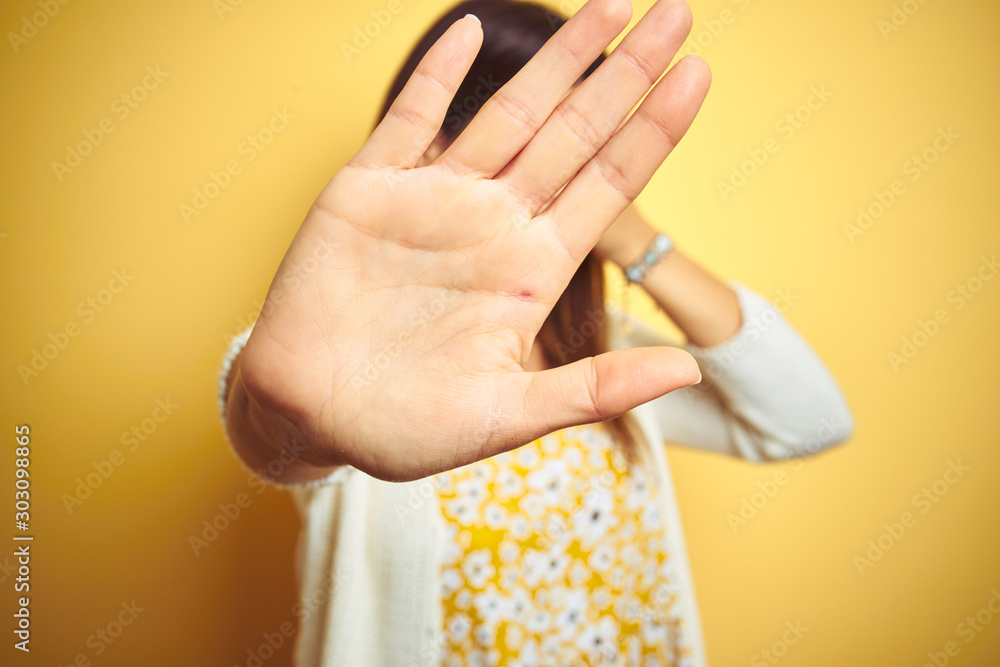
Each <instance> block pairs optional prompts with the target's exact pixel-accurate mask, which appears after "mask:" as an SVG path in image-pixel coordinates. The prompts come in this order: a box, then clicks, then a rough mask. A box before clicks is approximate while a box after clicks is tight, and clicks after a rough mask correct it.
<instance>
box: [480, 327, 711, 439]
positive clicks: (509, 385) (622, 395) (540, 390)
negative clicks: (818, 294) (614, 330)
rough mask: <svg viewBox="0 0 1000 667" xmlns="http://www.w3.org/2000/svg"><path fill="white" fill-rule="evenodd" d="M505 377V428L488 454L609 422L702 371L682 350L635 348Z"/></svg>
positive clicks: (501, 402)
mask: <svg viewBox="0 0 1000 667" xmlns="http://www.w3.org/2000/svg"><path fill="white" fill-rule="evenodd" d="M505 377H506V379H505V380H504V381H503V384H502V385H501V387H500V391H499V394H498V406H497V409H496V414H499V415H501V416H502V419H503V426H502V427H503V428H504V429H505V430H504V431H503V432H502V433H499V432H498V433H496V434H495V436H494V438H493V439H492V440H491V442H490V449H493V450H495V451H491V452H490V453H489V454H488V455H490V456H492V455H494V454H498V453H500V452H503V451H507V450H509V449H511V448H513V447H515V446H519V445H521V444H523V443H526V442H530V441H532V440H535V439H536V438H540V437H542V436H544V435H546V434H548V433H552V432H554V431H558V430H559V429H562V428H566V427H568V426H576V425H578V424H592V423H594V422H600V421H605V420H608V419H612V418H614V417H617V416H619V415H621V414H623V413H625V412H627V411H629V410H631V409H632V408H635V407H636V406H639V405H642V404H643V403H646V402H648V401H651V400H653V399H654V398H659V397H660V396H663V395H664V394H666V393H668V392H671V391H674V390H675V389H680V388H682V387H687V386H689V385H692V384H695V383H696V382H698V379H699V378H700V377H701V373H700V371H699V370H698V364H697V362H696V361H695V360H694V357H692V356H691V355H690V354H688V353H687V352H685V351H684V350H681V349H679V348H674V347H636V348H632V349H629V350H618V351H615V352H607V353H605V354H601V355H598V356H597V357H591V358H588V359H583V360H581V361H577V362H575V363H572V364H568V365H566V366H561V367H559V368H555V369H552V370H547V371H541V372H538V373H517V374H512V375H509V376H505Z"/></svg>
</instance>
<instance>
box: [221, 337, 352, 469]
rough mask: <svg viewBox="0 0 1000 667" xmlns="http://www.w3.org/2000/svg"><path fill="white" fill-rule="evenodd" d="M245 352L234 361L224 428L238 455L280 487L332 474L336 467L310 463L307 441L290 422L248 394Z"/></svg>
mask: <svg viewBox="0 0 1000 667" xmlns="http://www.w3.org/2000/svg"><path fill="white" fill-rule="evenodd" d="M242 357H243V353H242V352H240V354H239V355H238V356H237V357H236V358H235V359H234V361H233V364H232V367H231V368H230V370H229V375H228V378H227V383H226V384H227V390H226V415H225V422H226V424H225V427H226V432H227V434H228V435H229V441H230V442H231V443H232V445H233V449H234V450H235V451H236V454H237V455H238V456H239V457H240V458H241V459H242V460H243V462H244V463H245V464H246V465H247V467H248V468H250V469H251V470H253V471H255V472H256V473H257V474H258V475H260V476H261V477H263V478H265V479H268V480H272V481H275V482H277V483H279V484H301V483H303V482H310V481H314V480H317V479H321V478H323V477H326V476H328V475H330V474H331V473H332V472H333V471H334V470H335V469H336V466H334V467H328V466H322V465H319V464H318V463H315V462H310V461H309V460H308V456H304V454H305V452H307V450H308V442H307V440H306V438H305V437H304V436H303V434H302V433H301V432H300V431H299V429H297V428H296V427H295V426H294V425H293V424H292V423H291V422H290V421H289V420H287V419H285V418H283V417H281V416H280V415H278V414H276V413H275V412H274V411H273V410H268V409H267V408H266V407H264V406H262V405H261V404H260V403H259V402H258V401H256V400H254V399H253V397H252V396H251V395H250V394H249V393H248V392H247V389H246V386H245V385H244V383H243V379H242V377H241V375H240V362H241V360H242Z"/></svg>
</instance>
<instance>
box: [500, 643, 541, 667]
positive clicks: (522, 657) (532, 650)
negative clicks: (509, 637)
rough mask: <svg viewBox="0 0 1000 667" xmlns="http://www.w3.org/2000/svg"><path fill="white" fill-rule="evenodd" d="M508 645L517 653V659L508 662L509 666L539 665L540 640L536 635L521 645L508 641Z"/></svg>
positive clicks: (533, 666) (530, 666)
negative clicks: (517, 645)
mask: <svg viewBox="0 0 1000 667" xmlns="http://www.w3.org/2000/svg"><path fill="white" fill-rule="evenodd" d="M507 647H508V648H511V649H513V650H514V651H515V652H516V654H517V657H516V658H515V659H513V660H511V661H509V662H508V663H507V664H508V665H509V667H538V654H539V649H538V640H536V639H535V638H534V637H532V638H530V639H528V640H527V641H525V642H524V643H523V644H521V646H520V647H515V646H511V644H510V642H509V641H508V642H507Z"/></svg>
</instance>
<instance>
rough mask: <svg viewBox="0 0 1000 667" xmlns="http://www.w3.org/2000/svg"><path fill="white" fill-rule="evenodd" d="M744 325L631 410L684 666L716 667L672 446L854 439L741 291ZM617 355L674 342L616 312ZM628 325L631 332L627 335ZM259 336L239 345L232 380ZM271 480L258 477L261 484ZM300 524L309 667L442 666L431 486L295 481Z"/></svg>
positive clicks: (798, 349)
mask: <svg viewBox="0 0 1000 667" xmlns="http://www.w3.org/2000/svg"><path fill="white" fill-rule="evenodd" d="M730 286H731V287H732V288H733V289H734V290H735V291H736V294H737V296H738V297H739V302H740V307H741V311H742V315H743V324H742V327H741V329H740V330H739V331H738V332H737V333H736V334H735V335H734V336H733V337H732V338H730V339H729V340H727V341H726V342H724V343H722V344H721V345H718V346H715V347H712V348H698V347H695V346H692V345H686V346H684V347H685V349H687V350H688V351H689V352H691V354H692V355H693V356H694V357H695V359H697V361H698V363H699V366H700V368H701V370H702V375H703V380H702V383H701V384H700V385H697V386H695V387H689V388H686V389H681V390H678V391H675V392H671V393H670V394H667V395H666V396H663V397H660V398H658V399H655V400H653V401H650V402H649V403H646V404H645V405H642V406H640V407H638V408H636V409H635V410H633V411H632V414H633V415H634V416H635V418H636V420H637V421H638V423H639V425H640V426H641V428H642V429H643V432H644V433H645V436H646V440H647V441H648V442H649V443H652V445H653V446H651V447H648V451H645V452H643V455H644V457H646V458H645V460H646V461H647V462H648V463H649V464H650V465H651V467H652V469H653V477H654V479H655V481H656V483H657V484H658V498H659V501H660V503H661V508H660V509H661V516H663V517H664V519H665V523H666V535H667V540H668V544H666V545H665V548H666V549H668V550H669V552H670V554H671V557H672V559H674V564H675V568H676V569H675V572H676V577H677V582H678V588H677V590H676V591H675V592H676V594H677V596H676V602H675V603H674V606H672V607H671V609H670V612H671V613H672V614H676V615H679V616H681V617H682V618H683V621H682V622H683V629H684V630H683V631H684V635H685V637H686V641H687V643H688V644H689V645H690V646H691V649H692V655H691V658H690V659H689V660H687V661H685V663H684V664H685V665H690V666H693V667H703V666H705V665H707V662H706V658H705V651H704V647H703V643H702V637H701V627H700V621H699V615H698V608H697V604H696V600H695V593H694V586H693V584H692V581H691V572H690V568H689V566H688V558H687V551H686V548H685V544H684V534H683V530H682V527H681V522H680V515H679V512H678V508H677V501H676V497H675V493H674V486H673V481H672V478H671V473H670V467H669V463H668V461H667V456H666V451H665V448H664V447H663V446H662V445H663V443H665V442H670V443H676V444H682V445H688V446H691V447H696V448H700V449H706V450H711V451H716V452H719V453H724V454H728V455H732V456H737V457H741V458H743V459H746V460H748V461H755V462H760V461H773V460H781V459H787V458H791V457H795V456H806V455H810V454H815V453H816V452H817V451H820V450H821V449H824V448H826V447H829V446H831V445H833V444H836V443H838V442H841V441H843V440H845V439H846V438H848V437H849V436H850V434H851V433H852V432H853V428H854V426H853V421H852V418H851V414H850V411H849V409H848V407H847V404H846V402H845V400H844V397H843V395H842V394H841V392H840V389H839V388H838V386H837V384H836V382H835V381H834V380H833V378H832V377H831V376H830V374H829V372H828V371H827V370H826V368H825V367H824V365H823V363H822V362H821V361H820V360H819V358H818V357H817V356H816V354H815V353H814V352H813V350H812V349H811V348H810V347H809V345H808V344H807V343H806V342H805V341H804V340H803V339H802V338H801V337H800V336H799V335H798V333H797V332H796V331H795V330H794V329H793V328H792V327H791V326H790V325H789V324H788V322H787V321H786V320H785V318H784V317H783V316H782V315H781V313H779V312H778V311H777V309H776V308H775V307H774V306H773V305H772V304H771V303H769V302H768V301H767V300H766V299H764V298H763V297H761V296H760V295H759V294H757V293H756V292H754V291H752V290H750V289H749V288H747V287H745V286H743V285H741V284H740V283H737V282H731V283H730ZM608 312H609V315H610V316H611V317H610V321H609V326H610V331H609V346H610V347H611V348H612V349H624V348H629V347H642V346H649V345H676V342H674V341H671V340H669V339H667V338H665V337H664V336H662V335H661V334H659V333H658V332H656V331H654V330H653V329H651V328H650V327H648V326H646V325H644V324H642V323H641V322H639V321H638V320H635V319H634V318H631V317H630V316H627V315H622V314H620V313H619V311H617V309H615V308H608ZM623 318H627V319H628V320H629V323H630V324H631V330H630V331H628V332H627V333H626V332H625V331H624V329H623V328H622V326H621V325H622V323H623V321H624V319H623ZM249 334H250V329H248V330H247V331H245V332H243V333H242V334H241V335H240V336H237V337H236V338H235V339H234V340H233V344H232V345H231V347H230V350H229V353H228V354H227V356H226V359H225V362H224V364H223V369H222V372H221V373H220V398H219V400H220V408H221V410H222V412H223V420H225V400H226V396H225V386H226V377H227V375H228V370H229V367H230V364H231V363H232V360H233V359H234V358H235V356H236V355H237V353H238V352H239V351H240V349H242V346H243V345H244V344H245V342H246V339H247V337H248V336H249ZM262 476H263V475H262ZM287 486H288V487H289V489H290V491H291V493H292V495H293V498H294V500H295V503H296V505H297V507H298V510H299V512H300V514H301V517H302V522H303V530H302V532H301V534H300V538H299V545H298V559H297V570H298V580H299V584H300V592H299V603H298V604H297V605H296V607H295V610H294V611H295V615H296V616H297V617H298V621H299V629H298V637H297V639H296V665H299V666H300V667H306V666H309V667H313V666H315V665H324V666H334V665H336V666H350V667H367V666H369V665H370V666H372V667H383V666H392V667H437V665H438V664H439V662H438V661H439V657H438V648H439V644H438V642H439V641H440V637H441V631H442V622H443V621H442V617H443V614H442V603H441V582H440V575H441V572H440V555H441V548H442V546H443V540H444V539H445V538H444V533H443V526H444V523H443V515H442V513H441V509H440V506H439V503H438V496H437V490H436V489H435V488H434V486H433V484H432V483H431V481H430V480H429V479H424V480H418V481H414V482H406V483H392V482H384V481H381V480H378V479H375V478H373V477H370V476H369V475H367V474H365V473H363V472H361V471H359V470H356V469H354V468H352V467H349V466H346V467H342V468H339V469H338V470H337V471H336V472H334V473H333V474H332V475H330V476H329V477H328V478H326V479H324V480H318V481H316V482H310V483H307V484H300V485H287Z"/></svg>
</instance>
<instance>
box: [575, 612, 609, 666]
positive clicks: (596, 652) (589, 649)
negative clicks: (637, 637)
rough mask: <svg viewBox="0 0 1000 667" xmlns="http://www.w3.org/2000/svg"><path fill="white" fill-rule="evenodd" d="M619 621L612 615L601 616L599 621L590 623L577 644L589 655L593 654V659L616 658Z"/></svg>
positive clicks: (605, 659)
mask: <svg viewBox="0 0 1000 667" xmlns="http://www.w3.org/2000/svg"><path fill="white" fill-rule="evenodd" d="M618 633H619V626H618V622H617V621H615V620H614V619H613V618H611V617H610V616H601V619H600V620H599V621H598V622H597V623H591V624H588V625H587V626H586V627H585V628H584V629H583V632H581V633H580V636H579V638H578V639H577V640H576V645H577V646H578V647H580V649H581V650H582V651H584V652H585V653H586V654H587V655H589V656H593V658H591V659H592V661H593V662H596V663H599V664H600V661H601V659H602V658H603V660H604V661H609V660H614V659H615V658H617V657H618Z"/></svg>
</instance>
